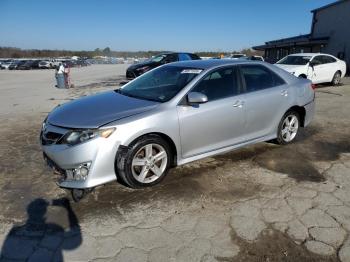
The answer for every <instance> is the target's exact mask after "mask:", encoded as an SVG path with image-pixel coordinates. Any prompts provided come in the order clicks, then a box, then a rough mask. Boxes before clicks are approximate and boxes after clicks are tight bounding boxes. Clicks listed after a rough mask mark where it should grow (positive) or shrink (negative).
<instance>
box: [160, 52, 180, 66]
mask: <svg viewBox="0 0 350 262" xmlns="http://www.w3.org/2000/svg"><path fill="white" fill-rule="evenodd" d="M163 61H164V63H165V64H167V63H172V62H176V61H177V55H176V54H170V55H167V56H166V57H165V58H164V59H163Z"/></svg>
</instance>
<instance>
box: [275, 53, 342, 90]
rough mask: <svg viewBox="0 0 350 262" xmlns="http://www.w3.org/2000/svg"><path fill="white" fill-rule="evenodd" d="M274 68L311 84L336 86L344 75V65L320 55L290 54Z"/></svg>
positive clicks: (329, 57) (329, 56) (332, 58)
mask: <svg viewBox="0 0 350 262" xmlns="http://www.w3.org/2000/svg"><path fill="white" fill-rule="evenodd" d="M276 66H278V67H280V68H282V69H284V70H286V71H287V72H289V73H291V74H293V75H295V76H297V77H302V78H307V79H310V80H311V81H312V83H313V84H320V83H332V85H338V84H339V83H340V81H341V78H343V77H344V76H345V74H346V63H345V62H344V61H342V60H340V59H338V58H336V57H334V56H332V55H327V54H321V53H300V54H292V55H288V56H286V57H284V58H282V59H281V60H280V61H278V62H277V63H276Z"/></svg>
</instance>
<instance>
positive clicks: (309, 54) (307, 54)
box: [290, 53, 332, 56]
mask: <svg viewBox="0 0 350 262" xmlns="http://www.w3.org/2000/svg"><path fill="white" fill-rule="evenodd" d="M316 55H328V56H332V55H330V54H324V53H297V54H290V56H316Z"/></svg>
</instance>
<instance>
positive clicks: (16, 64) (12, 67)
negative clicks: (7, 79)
mask: <svg viewBox="0 0 350 262" xmlns="http://www.w3.org/2000/svg"><path fill="white" fill-rule="evenodd" d="M25 62H26V61H25V60H16V61H13V62H12V63H11V64H10V66H9V68H8V69H9V70H15V69H18V67H19V66H21V65H23V64H24V63H25Z"/></svg>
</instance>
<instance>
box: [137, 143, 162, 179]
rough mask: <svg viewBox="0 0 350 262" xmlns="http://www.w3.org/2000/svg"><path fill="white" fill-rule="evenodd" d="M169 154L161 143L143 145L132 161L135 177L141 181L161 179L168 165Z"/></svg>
mask: <svg viewBox="0 0 350 262" xmlns="http://www.w3.org/2000/svg"><path fill="white" fill-rule="evenodd" d="M167 163H168V155H167V152H166V150H165V149H164V147H162V146H161V145H159V144H147V145H145V146H143V147H141V148H140V149H139V150H138V151H137V152H136V154H135V155H134V158H133V160H132V163H131V171H132V175H133V176H134V178H135V179H136V180H137V181H138V182H140V183H144V184H147V183H152V182H154V181H156V180H157V179H159V178H160V177H161V176H162V175H163V174H164V171H165V169H166V167H167Z"/></svg>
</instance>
